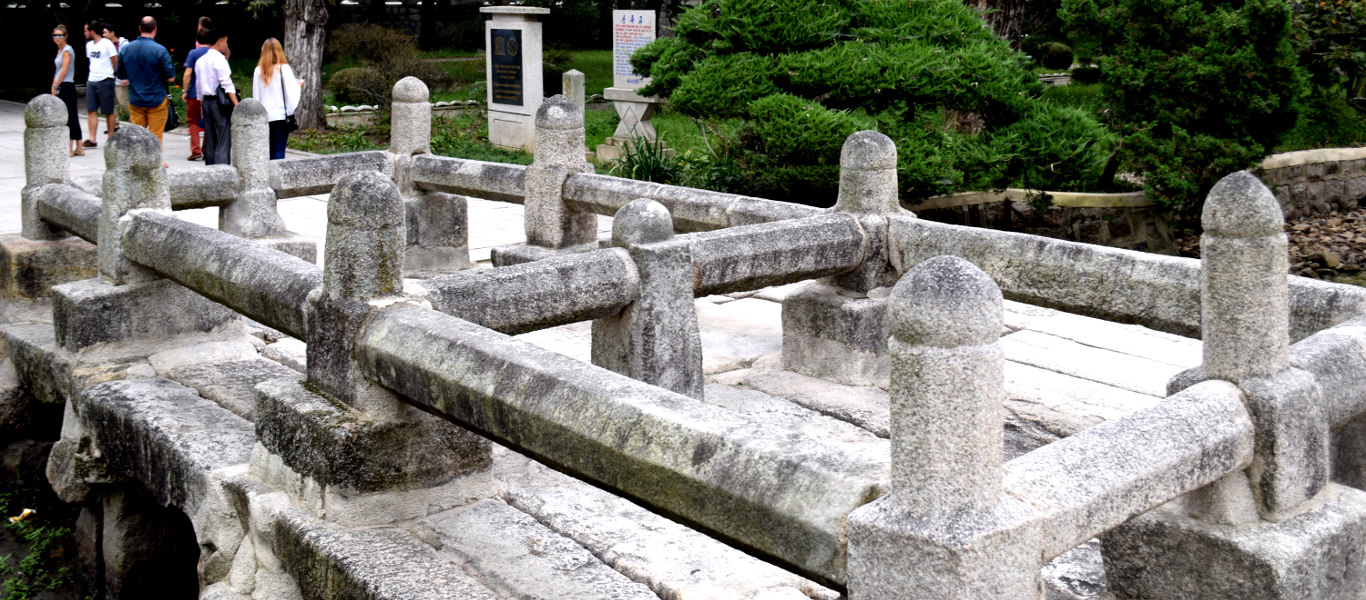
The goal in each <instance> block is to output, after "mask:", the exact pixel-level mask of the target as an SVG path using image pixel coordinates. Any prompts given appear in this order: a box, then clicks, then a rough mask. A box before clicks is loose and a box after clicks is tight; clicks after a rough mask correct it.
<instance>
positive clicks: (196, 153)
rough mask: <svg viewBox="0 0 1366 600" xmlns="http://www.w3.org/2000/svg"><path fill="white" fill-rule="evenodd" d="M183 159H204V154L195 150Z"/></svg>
mask: <svg viewBox="0 0 1366 600" xmlns="http://www.w3.org/2000/svg"><path fill="white" fill-rule="evenodd" d="M185 160H204V155H203V154H200V153H198V152H195V153H194V154H191V155H190V157H189V158H187V159H185Z"/></svg>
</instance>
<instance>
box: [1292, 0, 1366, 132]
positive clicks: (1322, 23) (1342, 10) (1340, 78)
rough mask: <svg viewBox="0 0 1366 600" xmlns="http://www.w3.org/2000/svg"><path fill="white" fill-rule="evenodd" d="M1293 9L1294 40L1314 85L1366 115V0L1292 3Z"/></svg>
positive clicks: (1303, 0)
mask: <svg viewBox="0 0 1366 600" xmlns="http://www.w3.org/2000/svg"><path fill="white" fill-rule="evenodd" d="M1290 6H1291V8H1292V10H1293V11H1294V15H1295V17H1294V28H1293V30H1292V31H1293V34H1292V36H1291V39H1292V40H1293V42H1294V44H1295V50H1296V52H1297V53H1298V54H1299V60H1300V65H1302V66H1303V67H1304V68H1305V70H1306V71H1307V72H1308V74H1309V77H1310V79H1311V81H1312V82H1313V83H1314V85H1315V86H1316V87H1318V88H1319V89H1322V90H1332V91H1334V92H1335V93H1337V94H1338V95H1340V96H1341V97H1343V98H1344V99H1345V100H1346V101H1347V103H1348V104H1350V105H1351V106H1352V107H1353V108H1355V109H1356V110H1358V111H1361V112H1364V113H1366V45H1363V40H1366V0H1331V1H1326V0H1313V1H1305V0H1292V1H1291V2H1290Z"/></svg>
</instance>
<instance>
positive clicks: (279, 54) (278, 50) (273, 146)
mask: <svg viewBox="0 0 1366 600" xmlns="http://www.w3.org/2000/svg"><path fill="white" fill-rule="evenodd" d="M303 85H304V82H302V81H299V80H298V79H295V78H294V69H291V68H289V63H288V62H286V61H285V49H284V48H282V47H280V42H279V41H278V40H276V39H275V38H267V39H266V41H265V43H264V44H261V60H260V61H258V62H257V63H256V71H255V72H254V73H252V75H251V96H252V97H253V98H256V99H257V100H258V101H260V102H261V105H262V106H265V107H266V119H267V120H269V121H270V159H271V160H279V159H282V158H284V157H285V145H286V144H287V143H288V141H289V132H290V131H292V130H293V128H292V127H290V126H288V125H286V122H285V118H286V117H288V116H290V115H293V114H294V109H296V108H298V107H299V88H301V87H303Z"/></svg>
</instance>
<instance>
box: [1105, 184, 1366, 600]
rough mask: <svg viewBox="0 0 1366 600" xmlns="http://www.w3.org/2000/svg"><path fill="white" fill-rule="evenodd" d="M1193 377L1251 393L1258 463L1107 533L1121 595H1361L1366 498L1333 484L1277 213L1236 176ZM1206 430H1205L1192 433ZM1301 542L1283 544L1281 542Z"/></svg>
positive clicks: (1211, 247) (1217, 237)
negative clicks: (1297, 334) (1295, 354)
mask: <svg viewBox="0 0 1366 600" xmlns="http://www.w3.org/2000/svg"><path fill="white" fill-rule="evenodd" d="M1201 220H1202V224H1203V225H1204V230H1205V231H1204V234H1203V235H1202V236H1201V239H1200V247H1201V250H1200V254H1201V256H1200V259H1201V268H1200V271H1201V275H1200V277H1201V279H1200V292H1201V299H1202V313H1201V329H1202V337H1203V339H1204V364H1203V366H1202V367H1201V368H1200V371H1199V373H1198V374H1197V376H1198V377H1205V378H1213V379H1223V380H1227V381H1231V382H1233V383H1234V384H1236V385H1237V386H1238V387H1239V388H1240V389H1241V390H1242V392H1243V402H1244V404H1245V406H1246V407H1247V410H1248V413H1249V415H1250V416H1251V417H1252V423H1253V427H1254V434H1255V441H1254V454H1253V459H1252V464H1251V465H1249V466H1248V468H1247V469H1245V470H1242V471H1237V472H1234V473H1230V474H1229V475H1227V476H1225V477H1224V478H1222V479H1220V480H1219V481H1216V482H1214V483H1212V484H1210V485H1208V486H1205V487H1204V488H1201V489H1199V490H1196V491H1194V492H1192V493H1190V494H1188V495H1186V496H1185V497H1183V498H1181V499H1178V500H1176V501H1173V502H1170V503H1168V504H1166V505H1163V506H1161V507H1158V508H1157V509H1154V510H1152V511H1149V512H1148V513H1145V514H1143V515H1141V516H1139V517H1135V518H1134V519H1131V520H1130V521H1129V522H1128V523H1126V524H1125V525H1124V526H1122V527H1119V528H1116V529H1114V530H1113V531H1111V532H1109V533H1107V534H1106V535H1105V536H1104V540H1103V544H1102V548H1103V551H1104V552H1105V555H1106V564H1107V566H1108V569H1107V576H1108V578H1109V581H1110V585H1111V589H1112V590H1114V591H1115V592H1116V593H1118V594H1121V595H1125V596H1126V597H1128V596H1133V597H1142V598H1191V597H1208V598H1247V599H1249V600H1261V599H1266V600H1270V599H1273V598H1347V597H1355V596H1356V595H1357V594H1359V593H1360V591H1361V590H1362V589H1366V563H1363V562H1362V561H1361V560H1360V556H1359V554H1360V553H1359V551H1358V550H1359V549H1360V548H1361V547H1362V545H1363V544H1364V543H1366V492H1361V491H1359V490H1354V489H1351V488H1347V487H1345V486H1341V485H1337V484H1334V483H1331V482H1330V481H1329V479H1330V475H1331V466H1330V462H1329V454H1330V446H1329V444H1330V442H1329V429H1330V423H1329V422H1328V419H1327V417H1326V415H1325V414H1324V412H1323V407H1322V399H1321V392H1320V389H1319V386H1318V383H1317V382H1316V381H1315V379H1314V377H1313V376H1312V375H1311V374H1309V373H1308V372H1306V371H1303V370H1300V369H1297V368H1293V367H1291V366H1290V361H1289V354H1288V348H1289V342H1290V334H1289V329H1290V328H1289V321H1290V311H1289V294H1288V282H1287V272H1288V270H1289V265H1288V263H1287V253H1286V236H1285V234H1284V233H1283V228H1284V220H1283V217H1282V213H1281V208H1280V206H1279V204H1277V202H1276V199H1275V197H1274V196H1272V194H1271V191H1270V190H1268V189H1267V188H1266V186H1265V185H1263V184H1262V182H1261V181H1259V180H1258V179H1257V178H1256V177H1255V176H1253V175H1252V174H1251V173H1248V172H1246V171H1239V172H1237V173H1234V174H1232V175H1229V176H1227V177H1225V178H1224V179H1222V180H1221V181H1220V182H1219V183H1218V184H1216V185H1215V186H1214V189H1212V190H1210V193H1209V196H1208V197H1207V198H1206V200H1205V207H1204V212H1203V214H1202V215H1201ZM1193 426H1198V424H1193ZM1290 531H1293V532H1296V533H1295V536H1296V538H1297V539H1296V542H1295V543H1294V544H1287V543H1286V542H1285V540H1286V539H1287V537H1286V532H1290Z"/></svg>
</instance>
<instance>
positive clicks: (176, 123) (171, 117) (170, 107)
mask: <svg viewBox="0 0 1366 600" xmlns="http://www.w3.org/2000/svg"><path fill="white" fill-rule="evenodd" d="M170 98H171V97H170V96H167V97H166V128H165V129H163V131H173V130H175V128H177V127H180V115H178V114H176V112H175V104H172V103H171V101H170Z"/></svg>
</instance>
